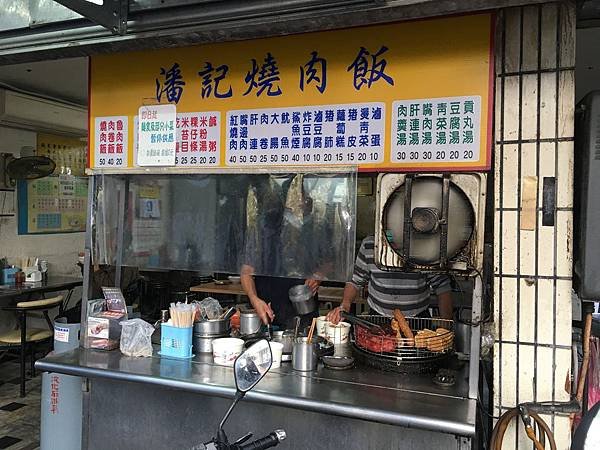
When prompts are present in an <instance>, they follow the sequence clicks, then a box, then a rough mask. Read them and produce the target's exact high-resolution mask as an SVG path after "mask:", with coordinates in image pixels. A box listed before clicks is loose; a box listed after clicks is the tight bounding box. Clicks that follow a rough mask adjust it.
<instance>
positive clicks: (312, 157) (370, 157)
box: [227, 151, 382, 165]
mask: <svg viewBox="0 0 600 450" xmlns="http://www.w3.org/2000/svg"><path fill="white" fill-rule="evenodd" d="M381 160H382V156H381V153H380V152H377V151H375V152H357V153H346V152H336V153H282V154H273V153H271V154H265V153H262V154H261V153H258V154H249V155H230V156H229V159H228V160H227V162H228V163H229V164H230V165H244V164H259V165H260V164H265V165H277V164H280V165H303V164H311V165H315V164H357V163H361V164H368V163H378V162H380V161H381Z"/></svg>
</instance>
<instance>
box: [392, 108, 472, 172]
mask: <svg viewBox="0 0 600 450" xmlns="http://www.w3.org/2000/svg"><path fill="white" fill-rule="evenodd" d="M480 130H481V97H479V96H466V97H447V98H433V99H422V100H401V101H395V102H394V103H393V113H392V146H391V147H392V149H391V150H392V155H391V156H392V158H391V160H392V162H394V163H406V162H420V163H430V162H434V163H435V162H450V163H453V162H477V161H479V159H480V154H479V148H480V139H481V136H480Z"/></svg>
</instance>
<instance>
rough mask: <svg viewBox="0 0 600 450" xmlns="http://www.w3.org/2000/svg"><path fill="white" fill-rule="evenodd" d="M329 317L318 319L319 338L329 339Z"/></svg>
mask: <svg viewBox="0 0 600 450" xmlns="http://www.w3.org/2000/svg"><path fill="white" fill-rule="evenodd" d="M328 323H329V321H328V320H327V316H320V317H318V318H317V336H321V337H327V324H328Z"/></svg>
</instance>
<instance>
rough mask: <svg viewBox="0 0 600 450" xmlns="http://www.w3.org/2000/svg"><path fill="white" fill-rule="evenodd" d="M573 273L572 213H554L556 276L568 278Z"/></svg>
mask: <svg viewBox="0 0 600 450" xmlns="http://www.w3.org/2000/svg"><path fill="white" fill-rule="evenodd" d="M572 271H573V213H572V212H571V211H557V212H556V275H557V276H559V277H570V276H571V273H572Z"/></svg>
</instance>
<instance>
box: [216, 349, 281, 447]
mask: <svg viewBox="0 0 600 450" xmlns="http://www.w3.org/2000/svg"><path fill="white" fill-rule="evenodd" d="M272 362H273V355H272V354H271V347H270V346H269V343H268V342H267V341H266V340H264V339H262V340H260V341H258V342H256V343H255V344H253V345H252V346H251V347H249V348H248V349H247V350H246V351H244V353H242V354H241V355H240V356H238V358H237V359H236V360H235V363H234V365H233V369H234V375H235V386H236V388H237V392H236V393H235V398H234V399H233V403H232V404H231V406H230V407H229V409H228V410H227V412H226V413H225V416H224V417H223V420H221V423H220V424H219V429H218V431H217V437H216V438H213V439H212V440H211V441H210V442H207V443H205V444H204V450H263V449H267V448H271V447H275V446H276V445H278V444H279V443H280V442H281V441H283V440H284V439H285V438H286V434H285V431H284V430H275V431H273V432H272V433H269V434H268V435H267V436H265V437H263V438H261V439H256V440H255V441H252V442H248V443H246V442H247V441H248V440H249V439H250V438H252V433H248V434H247V435H245V436H244V437H242V438H240V439H238V440H237V441H235V442H234V443H233V444H230V443H229V441H228V439H227V435H226V434H225V430H224V429H223V426H224V425H225V422H226V421H227V419H228V418H229V416H230V415H231V412H232V411H233V409H234V408H235V406H236V405H237V403H238V402H239V401H240V400H241V399H242V398H244V395H246V392H248V391H249V390H251V389H252V388H253V387H254V386H256V384H257V383H258V382H259V381H260V380H261V379H262V378H263V377H264V376H265V375H266V373H267V372H268V371H269V369H270V368H271V363H272Z"/></svg>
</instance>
